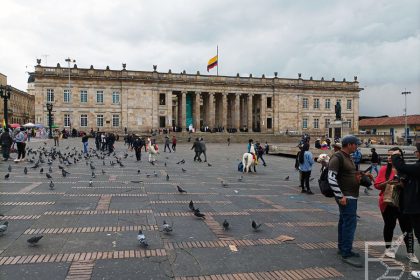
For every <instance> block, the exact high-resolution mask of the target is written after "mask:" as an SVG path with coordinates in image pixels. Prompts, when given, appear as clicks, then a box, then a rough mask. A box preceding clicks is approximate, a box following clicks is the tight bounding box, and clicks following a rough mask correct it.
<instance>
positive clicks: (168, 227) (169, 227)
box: [162, 220, 172, 233]
mask: <svg viewBox="0 0 420 280" xmlns="http://www.w3.org/2000/svg"><path fill="white" fill-rule="evenodd" d="M162 230H163V232H165V233H169V232H171V231H172V226H170V225H169V224H168V223H167V222H166V221H165V220H164V221H163V227H162Z"/></svg>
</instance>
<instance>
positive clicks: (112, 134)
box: [106, 133, 131, 153]
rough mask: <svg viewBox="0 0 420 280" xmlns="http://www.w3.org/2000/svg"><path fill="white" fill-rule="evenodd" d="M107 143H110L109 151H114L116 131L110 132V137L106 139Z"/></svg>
mask: <svg viewBox="0 0 420 280" xmlns="http://www.w3.org/2000/svg"><path fill="white" fill-rule="evenodd" d="M106 143H107V144H108V152H109V153H112V152H113V151H114V143H115V134H114V133H110V134H108V137H107V139H106ZM130 145H131V144H130Z"/></svg>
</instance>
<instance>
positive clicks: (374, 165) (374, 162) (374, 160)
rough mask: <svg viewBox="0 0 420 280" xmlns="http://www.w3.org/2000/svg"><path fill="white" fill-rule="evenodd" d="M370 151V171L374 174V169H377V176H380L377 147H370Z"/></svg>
mask: <svg viewBox="0 0 420 280" xmlns="http://www.w3.org/2000/svg"><path fill="white" fill-rule="evenodd" d="M370 151H371V152H372V158H371V160H370V162H371V165H370V173H372V174H373V170H375V172H376V176H378V164H379V155H378V153H377V152H376V149H375V148H372V149H370Z"/></svg>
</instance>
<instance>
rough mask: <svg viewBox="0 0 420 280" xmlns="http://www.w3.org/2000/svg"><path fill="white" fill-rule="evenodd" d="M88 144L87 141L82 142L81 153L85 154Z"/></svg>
mask: <svg viewBox="0 0 420 280" xmlns="http://www.w3.org/2000/svg"><path fill="white" fill-rule="evenodd" d="M88 145H89V142H83V153H85V154H87V153H88Z"/></svg>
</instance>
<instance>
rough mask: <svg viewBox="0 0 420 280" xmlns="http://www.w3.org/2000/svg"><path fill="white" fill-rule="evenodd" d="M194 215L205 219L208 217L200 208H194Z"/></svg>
mask: <svg viewBox="0 0 420 280" xmlns="http://www.w3.org/2000/svg"><path fill="white" fill-rule="evenodd" d="M194 216H196V217H198V218H202V219H203V220H205V219H206V217H205V216H206V215H204V214H203V213H200V210H198V209H195V210H194Z"/></svg>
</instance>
